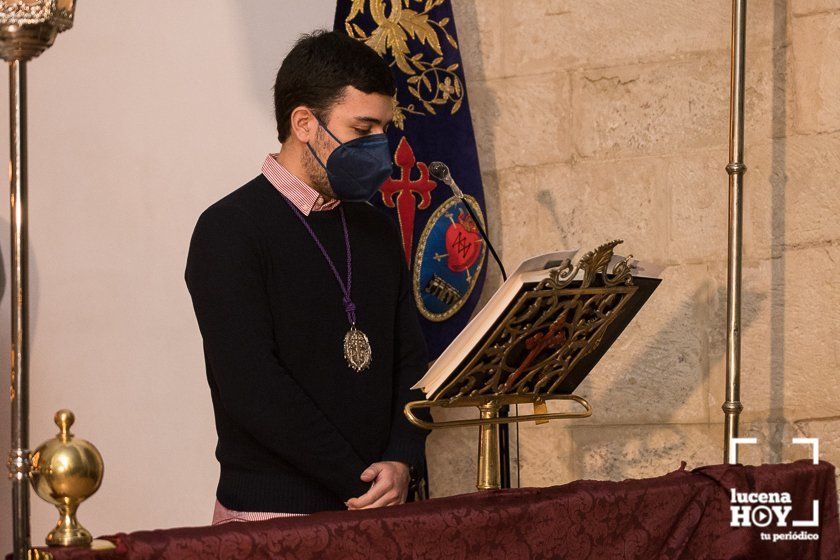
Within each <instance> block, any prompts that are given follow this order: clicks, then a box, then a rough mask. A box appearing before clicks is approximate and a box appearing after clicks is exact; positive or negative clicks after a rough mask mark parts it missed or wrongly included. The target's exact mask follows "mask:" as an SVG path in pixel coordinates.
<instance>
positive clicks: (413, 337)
mask: <svg viewBox="0 0 840 560" xmlns="http://www.w3.org/2000/svg"><path fill="white" fill-rule="evenodd" d="M395 231H396V230H395ZM395 238H396V240H397V242H396V243H395V244H396V245H397V255H398V256H397V257H396V258H397V260H398V261H399V265H400V289H399V294H400V295H399V301H398V304H397V311H396V313H397V316H396V322H395V331H396V333H395V341H396V342H395V345H396V347H395V352H394V399H393V404H394V406H393V415H392V419H391V433H390V436H389V438H388V445H387V447H386V449H385V452H384V453H383V456H382V460H383V461H401V462H403V463H406V464H407V465H409V467H412V466H413V467H415V468H416V469H418V470H421V468H422V465H423V464H424V462H425V457H426V436H428V435H429V430H426V429H423V428H419V427H417V426H415V425H414V424H412V423H411V422H409V421H408V419H407V418H406V417H405V414H404V413H403V408H404V407H405V405H406V403H408V402H410V401H416V400H423V399H425V398H426V397H425V395H423V392H422V391H420V390H417V389H415V390H412V389H411V386H412V385H414V384H415V383H417V381H418V380H419V379H420V378H421V377H423V374H425V373H426V368H427V364H428V353H427V349H426V341H425V339H424V337H423V331H422V330H421V329H420V323H419V320H418V317H417V308H416V306H415V304H414V297H413V294H412V292H411V282H410V276H409V272H408V268H407V267H406V264H405V257H404V255H403V251H402V246H401V245H400V244H399V243H398V241H399V234H398V233H397V234H395ZM414 414H415V416H417V417H419V418H420V419H422V420H425V421H427V422H431V421H432V417H431V414H430V413H429V411H428V409H425V408H421V409H416V410H415V411H414Z"/></svg>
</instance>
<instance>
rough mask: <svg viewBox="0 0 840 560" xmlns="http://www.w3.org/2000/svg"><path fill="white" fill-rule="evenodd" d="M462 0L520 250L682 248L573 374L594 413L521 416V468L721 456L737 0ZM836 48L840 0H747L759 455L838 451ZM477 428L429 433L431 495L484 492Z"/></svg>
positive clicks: (643, 468)
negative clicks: (585, 370) (595, 360)
mask: <svg viewBox="0 0 840 560" xmlns="http://www.w3.org/2000/svg"><path fill="white" fill-rule="evenodd" d="M453 4H454V6H455V12H456V14H455V15H456V23H457V25H458V31H459V37H460V41H461V49H462V54H463V57H464V66H465V69H466V72H467V80H468V88H469V95H470V101H471V105H472V117H473V122H474V123H475V127H476V134H477V141H478V146H479V152H480V156H481V165H482V171H483V174H484V181H485V192H486V193H487V196H488V213H489V219H490V224H491V227H492V228H493V229H492V233H491V235H492V237H493V238H494V240H495V242H496V243H497V244H498V245H497V246H498V248H499V249H500V252H501V253H502V257H503V259H504V261H505V262H506V263H507V265H508V267H513V266H514V265H515V264H516V263H518V262H519V261H520V260H521V259H523V258H525V257H527V256H530V255H533V254H537V253H540V252H544V251H547V250H552V249H563V248H571V247H580V248H581V249H584V250H589V249H592V248H594V247H595V246H596V245H598V244H600V243H602V242H605V241H607V240H610V239H613V238H622V239H624V240H625V243H624V245H622V246H620V247H619V252H620V253H622V254H627V253H631V254H633V255H634V256H636V257H637V258H639V259H642V260H649V261H653V262H657V263H661V264H663V265H666V266H667V268H666V270H665V272H664V280H663V283H662V285H661V286H660V288H659V290H658V291H657V293H656V294H655V295H654V297H653V298H652V299H651V300H650V302H649V304H648V305H647V307H646V308H645V309H644V310H643V311H642V312H641V313H640V314H639V315H638V317H637V319H636V320H635V321H634V322H633V324H632V325H631V326H630V327H629V328H628V329H627V331H626V332H625V333H624V334H623V335H622V336H621V338H620V339H619V340H618V341H617V343H616V345H615V347H614V348H613V349H612V350H611V351H610V352H609V353H608V355H607V356H605V358H604V360H603V362H602V363H601V364H600V365H599V366H598V367H597V368H596V369H595V370H594V371H593V372H592V373H591V375H590V376H589V378H588V379H587V381H586V382H584V383H583V385H582V386H581V387H580V389H579V393H580V394H581V395H583V396H585V397H586V398H588V399H589V400H590V402H591V403H592V405H593V407H594V411H595V412H594V414H593V416H592V417H591V418H588V419H583V420H575V421H557V422H552V423H549V424H547V425H541V426H535V425H533V424H530V425H528V424H523V425H521V427H520V442H519V447H520V460H521V471H520V476H521V485H522V486H533V485H552V484H562V483H565V482H568V481H571V480H575V479H580V478H592V479H612V480H620V479H623V478H628V477H644V476H655V475H659V474H664V473H666V472H668V471H671V470H674V469H676V468H678V467H679V465H680V461H681V460H685V461H687V462H688V466H689V467H695V466H699V465H703V464H711V463H720V462H722V458H723V457H722V449H723V424H722V423H723V413H722V412H721V409H720V406H721V404H722V403H723V400H724V380H725V364H724V354H725V317H726V256H727V207H728V194H727V193H728V187H727V185H728V178H727V175H726V172H725V170H724V167H725V166H726V164H727V163H728V161H729V156H728V151H727V146H728V140H729V41H730V29H731V23H730V21H731V20H730V17H731V2H729V1H728V0H710V1H707V2H694V1H691V0H640V1H637V2H632V3H629V2H626V0H589V1H587V2H580V1H578V0H517V1H516V2H508V1H505V0H453ZM631 4H632V5H631ZM838 52H840V2H839V1H837V0H796V1H795V2H793V1H791V0H778V1H776V2H773V1H772V0H751V1H750V2H749V9H748V32H747V72H746V74H747V77H746V80H747V81H746V156H745V161H746V164H747V167H748V171H747V174H746V176H745V185H746V187H745V200H744V206H745V208H744V243H745V254H744V270H743V278H744V287H743V358H742V360H743V364H742V401H743V403H744V412H743V414H742V417H741V418H742V424H741V425H742V430H741V433H742V435H744V436H756V437H758V439H759V444H760V445H758V446H755V447H751V448H746V449H744V450H743V452H742V454H741V458H742V462H746V463H752V464H759V463H761V462H776V461H781V460H792V459H798V458H804V457H808V456H809V450H808V449H807V448H803V447H802V446H793V445H791V443H790V439H791V438H792V437H797V436H808V437H819V438H820V439H821V443H822V445H821V452H822V457H823V458H824V459H828V460H831V461H832V462H834V463H836V464H840V402H838V391H837V388H836V387H837V382H836V379H835V375H836V373H837V371H838V361H840V315H838V314H837V313H836V310H837V308H838V306H840V280H838V278H840V277H838V276H837V272H838V265H837V263H838V262H840V225H838V221H837V213H838V210H840V204H838V202H839V201H838V199H840V189H838V188H837V187H836V185H835V183H836V178H837V176H838V174H840V95H838V94H837V92H838V90H840V56H837V53H838ZM489 278H490V279H489V282H488V284H489V285H488V290H487V291H486V292H485V297H486V296H487V293H488V292H489V291H491V290H492V289H493V288H494V287H496V286H498V284H499V275H498V273H497V272H496V271H495V270H492V267H491V273H490V277H489ZM435 414H436V417H437V418H439V419H443V418H452V417H456V416H459V415H458V414H451V413H450V414H449V415H446V414H438V413H435ZM469 414H472V413H471V412H468V411H463V412H462V413H461V415H464V416H466V415H469ZM476 439H477V430H475V429H469V428H460V429H452V430H442V431H437V432H435V433H433V434H432V435H431V436H430V438H429V445H428V452H429V457H430V469H431V476H432V493H433V495H435V496H441V495H448V494H454V493H460V492H469V491H472V490H474V484H475V480H474V479H475V460H476Z"/></svg>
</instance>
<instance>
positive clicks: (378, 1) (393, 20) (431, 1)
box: [344, 0, 464, 129]
mask: <svg viewBox="0 0 840 560" xmlns="http://www.w3.org/2000/svg"><path fill="white" fill-rule="evenodd" d="M386 1H387V2H388V4H389V6H390V9H389V10H388V11H387V15H386ZM446 1H447V0H352V5H351V7H350V13H349V14H348V16H347V19H346V20H345V22H344V25H345V28H346V30H347V34H348V35H349V36H350V37H353V38H355V39H359V40H363V41H365V43H366V44H367V45H368V46H370V47H371V48H372V49H374V50H375V51H376V52H377V53H379V54H380V55H382V56H384V55H386V54H388V53H390V54H391V56H392V57H393V59H394V62H393V65H395V66H396V67H397V68H398V69H399V70H400V71H401V72H402V73H403V74H405V75H406V76H407V78H406V82H407V84H408V91H409V93H411V95H412V96H414V97H415V98H416V99H417V100H418V102H419V105H418V106H415V104H414V103H410V104H407V105H406V106H402V105H399V103H398V102H397V101H396V99H395V100H394V125H395V126H396V127H397V128H400V129H402V128H403V127H404V126H405V118H406V114H411V115H423V114H424V112H423V110H422V109H425V112H426V113H428V114H431V115H436V114H437V109H436V107H438V108H440V107H441V106H445V105H448V104H450V103H451V107H450V109H449V112H450V114H453V115H454V114H455V113H456V112H458V109H460V108H461V103H462V102H463V99H464V86H463V83H462V82H461V78H460V77H459V76H458V74H457V73H456V71H457V70H458V67H459V64H458V63H457V62H456V63H453V64H450V65H449V66H446V67H443V66H442V64H443V49H442V48H441V40H446V41H447V42H448V43H449V44H450V45H451V46H452V47H453V48H454V49H458V42H457V41H456V40H455V37H453V36H452V35H451V34H450V33H449V31H447V30H446V26H447V25H449V23H450V19H449V18H442V19H440V20H439V21H435V20H434V19H432V18H431V17H430V16H429V11H430V10H432V9H433V8H435V7H437V6H440V5H441V4H443V3H444V2H446ZM412 6H415V7H416V8H417V9H411V8H412ZM421 6H422V11H418V10H419V9H420V7H421ZM366 8H369V9H370V16H371V18H372V19H373V21H374V23H375V24H376V28H375V29H373V31H371V32H370V34H367V33H365V31H364V30H363V29H362V28H361V27H360V26H359V25H358V24H356V23H354V22H353V20H354V19H356V17H358V16H359V14H363V13H365V9H366ZM409 39H414V40H416V41H417V42H419V43H420V45H421V46H422V45H428V47H429V48H431V49H432V51H434V53H436V54H437V55H439V56H437V57H435V58H434V59H433V60H431V61H428V60H426V59H425V53H423V52H418V53H416V54H413V55H412V54H411V49H410V48H409V46H408V40H409Z"/></svg>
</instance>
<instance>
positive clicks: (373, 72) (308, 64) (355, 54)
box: [274, 30, 396, 142]
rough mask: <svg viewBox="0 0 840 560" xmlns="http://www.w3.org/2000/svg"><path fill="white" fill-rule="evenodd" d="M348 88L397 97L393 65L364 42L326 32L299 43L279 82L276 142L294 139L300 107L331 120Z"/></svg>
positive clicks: (285, 62) (285, 61) (279, 73)
mask: <svg viewBox="0 0 840 560" xmlns="http://www.w3.org/2000/svg"><path fill="white" fill-rule="evenodd" d="M347 86H353V87H354V88H356V89H358V90H360V91H362V92H364V93H381V94H383V95H388V96H391V95H394V93H395V92H396V87H395V85H394V76H393V75H392V74H391V69H390V68H388V64H387V63H386V62H385V61H384V60H382V58H381V57H380V56H379V55H378V54H377V53H376V51H374V50H373V49H372V48H370V47H368V46H367V45H365V44H364V43H363V42H361V41H358V40H356V39H353V38H352V37H348V36H347V35H345V34H343V33H339V32H336V31H324V30H318V31H315V32H313V33H310V34H308V35H304V36H302V37H301V38H300V39H298V41H297V43H295V45H294V47H292V50H291V51H289V54H287V55H286V58H285V59H283V63H282V64H281V65H280V70H278V71H277V79H276V80H275V81H274V116H275V117H276V118H277V139H278V140H280V141H281V142H283V141H285V140H286V139H287V138H288V137H289V134H290V132H291V123H290V119H291V114H292V111H293V110H294V109H295V108H296V107H299V106H301V105H304V106H306V107H309V108H310V109H312V111H313V112H314V113H315V115H316V116H317V117H318V118H320V119H326V118H327V114H328V113H329V110H330V108H331V107H332V105H333V104H334V103H335V102H337V101H338V100H339V99H340V98H341V96H342V94H343V92H344V88H345V87H347Z"/></svg>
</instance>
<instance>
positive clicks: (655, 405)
mask: <svg viewBox="0 0 840 560" xmlns="http://www.w3.org/2000/svg"><path fill="white" fill-rule="evenodd" d="M711 297H712V296H711V294H710V282H709V278H708V271H707V269H706V266H705V265H687V266H675V267H669V268H667V269H666V270H665V272H664V273H663V281H662V284H661V285H660V286H659V288H658V289H657V291H656V292H654V295H653V296H652V297H651V299H650V300H649V301H648V303H647V304H646V306H645V307H644V308H643V309H642V310H641V311H640V312H639V314H638V315H637V316H636V318H635V319H634V320H633V322H632V323H631V324H630V325H629V326H628V327H627V329H626V330H625V331H624V333H622V335H621V336H620V337H619V338H618V340H617V341H616V342H615V344H614V345H613V347H612V348H611V349H610V350H609V351H608V352H607V353H606V354H605V355H604V357H603V358H602V359H601V362H600V363H599V364H598V365H597V366H595V368H594V369H593V370H592V372H591V373H590V374H589V375H588V376H587V378H586V380H584V382H583V383H582V384H581V386H580V387H579V389H578V391H576V392H577V393H578V394H579V395H581V396H583V397H585V398H586V399H588V400H589V402H590V403H591V404H592V407H593V411H594V412H593V415H592V416H591V417H590V418H585V419H579V420H573V421H570V423H572V424H574V425H575V426H578V425H592V424H645V423H653V422H661V423H667V424H672V423H699V422H707V421H708V418H709V407H708V385H707V384H708V377H709V372H708V363H707V352H708V332H707V323H708V302H709V299H710V298H711ZM555 406H556V405H553V404H552V408H554V407H555Z"/></svg>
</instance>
